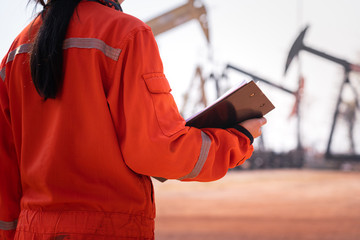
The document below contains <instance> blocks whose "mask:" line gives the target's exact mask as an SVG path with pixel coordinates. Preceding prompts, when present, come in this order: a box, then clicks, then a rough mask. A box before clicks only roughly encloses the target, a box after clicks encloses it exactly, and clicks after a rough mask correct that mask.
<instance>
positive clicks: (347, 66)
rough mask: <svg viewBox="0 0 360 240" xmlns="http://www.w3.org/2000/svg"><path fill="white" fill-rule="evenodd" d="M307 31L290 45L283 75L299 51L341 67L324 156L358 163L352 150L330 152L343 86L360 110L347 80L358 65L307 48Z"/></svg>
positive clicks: (358, 69) (353, 88) (357, 98)
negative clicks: (346, 88)
mask: <svg viewBox="0 0 360 240" xmlns="http://www.w3.org/2000/svg"><path fill="white" fill-rule="evenodd" d="M307 30H308V27H305V29H304V30H303V31H302V32H301V33H300V34H299V36H298V37H297V38H296V40H295V42H294V44H293V45H292V47H291V49H290V52H289V55H288V58H287V61H286V64H285V74H286V72H287V70H288V68H289V66H290V64H291V62H292V60H293V59H294V58H295V57H296V56H297V55H298V54H299V52H300V51H301V50H304V51H307V52H309V53H312V54H314V55H316V56H318V57H321V58H324V59H326V60H329V61H331V62H334V63H337V64H339V65H341V66H342V67H343V69H344V79H343V82H342V84H341V86H340V90H339V95H338V99H337V103H336V109H335V113H334V116H333V122H332V125H331V129H330V136H329V140H328V145H327V149H326V153H325V156H326V158H327V159H332V160H354V161H360V155H359V154H355V153H354V152H355V151H354V149H352V152H353V153H352V154H333V153H332V152H331V143H332V138H333V134H334V130H335V126H336V122H337V118H338V116H339V108H340V105H341V103H343V98H342V95H343V91H344V88H345V86H349V87H350V89H351V90H352V91H353V93H354V96H355V105H356V108H355V111H356V109H357V110H360V102H359V96H358V95H357V92H356V89H355V87H354V86H353V85H352V83H351V81H350V79H349V73H350V72H360V65H357V64H352V63H350V62H348V61H346V60H344V59H340V58H337V57H334V56H331V55H329V54H327V53H325V52H322V51H319V50H316V49H314V48H311V47H308V46H306V45H305V44H304V42H303V41H304V37H305V34H306V31H307ZM349 128H350V129H351V126H349ZM352 134H353V133H350V135H351V136H350V141H351V146H354V143H353V137H352Z"/></svg>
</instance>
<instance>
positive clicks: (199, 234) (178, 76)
mask: <svg viewBox="0 0 360 240" xmlns="http://www.w3.org/2000/svg"><path fill="white" fill-rule="evenodd" d="M122 7H123V10H124V12H126V13H128V14H131V15H133V16H136V17H137V18H139V19H141V20H143V21H144V22H146V23H148V24H149V25H150V26H151V27H152V29H153V32H154V35H155V36H156V40H157V42H158V46H159V50H160V54H161V57H162V60H163V64H164V69H165V74H166V76H167V78H168V80H169V82H170V85H171V87H172V89H173V91H172V93H173V95H174V98H175V101H176V102H177V104H178V107H179V110H180V111H181V114H182V115H183V116H184V118H185V119H186V118H188V117H189V116H191V115H192V114H193V113H195V112H197V111H199V110H200V109H202V108H204V107H205V106H207V105H208V104H210V103H211V102H213V101H214V100H215V99H216V98H217V97H218V96H220V95H221V94H223V93H224V92H225V91H226V90H228V89H229V88H231V87H233V86H235V85H236V84H237V83H239V82H241V81H242V80H244V79H253V80H255V81H256V82H258V85H259V86H260V88H261V89H262V90H263V92H264V93H265V94H266V95H267V97H268V98H269V99H270V100H271V101H272V102H273V104H274V105H275V107H276V108H275V110H273V111H272V112H270V113H269V114H268V115H267V116H266V117H267V120H268V124H267V125H266V126H265V127H264V129H263V137H262V138H261V139H256V141H255V147H256V151H255V153H254V155H253V157H252V158H251V159H250V160H248V161H247V163H246V164H244V165H243V166H241V167H239V168H238V169H236V170H239V171H232V172H231V173H230V174H228V176H226V177H225V178H224V179H223V180H221V181H219V182H217V183H212V184H207V185H203V184H202V183H186V184H185V185H181V184H179V183H178V182H173V181H168V182H167V183H165V184H159V183H157V182H155V183H154V184H155V188H156V193H157V194H158V198H157V201H158V202H159V203H160V204H158V223H157V224H158V228H157V229H158V230H157V236H158V239H360V232H359V230H356V229H360V228H359V227H360V224H359V222H360V209H359V206H360V198H359V196H360V183H359V180H360V176H359V170H360V167H359V163H360V106H359V103H360V102H359V101H360V67H359V65H360V27H359V23H360V14H359V11H360V1H357V0H342V1H339V0H327V1H325V0H272V1H268V0H252V1H249V0H201V1H200V0H197V1H193V0H172V1H165V0H151V1H149V0H147V1H145V0H126V1H125V2H124V3H123V4H122ZM38 10H39V9H38ZM36 12H37V11H36V10H35V11H34V10H33V5H32V4H29V5H28V6H27V0H13V1H3V2H2V4H1V8H0V18H1V19H0V32H1V38H0V55H1V56H4V55H5V54H6V52H7V49H8V48H9V47H10V45H11V42H12V41H13V39H14V38H15V36H16V35H17V34H18V33H19V32H20V31H21V29H22V28H23V27H24V26H25V25H27V24H28V23H30V21H31V19H32V18H33V16H34V14H35V13H36ZM285 69H286V71H285ZM270 169H273V170H270ZM289 169H290V170H289ZM243 170H253V171H250V172H244V171H243ZM319 170H320V171H319ZM339 170H340V171H339ZM240 171H242V172H241V173H242V174H240V175H239V172H240ZM249 184H250V185H249ZM204 200H207V201H206V204H205V202H204ZM237 200H238V201H239V202H237V204H235V205H232V203H234V201H237ZM272 200H273V201H272ZM199 202H200V203H201V204H199ZM224 203H225V204H224ZM224 205H227V206H228V207H226V206H224ZM230 206H231V207H230ZM209 209H211V210H209ZM215 209H216V210H215ZM331 209H332V210H331ZM296 210H298V211H296ZM229 216H230V217H229ZM259 222H260V223H262V224H259ZM201 224H203V225H201ZM287 224H288V225H287ZM289 224H290V225H289ZM196 226H197V227H196ZM199 226H203V227H199ZM219 226H223V227H222V228H221V229H218V228H217V227H219ZM240 226H241V227H240ZM279 226H283V227H279ZM306 232H308V234H306ZM230 233H231V234H230ZM240 236H241V237H240Z"/></svg>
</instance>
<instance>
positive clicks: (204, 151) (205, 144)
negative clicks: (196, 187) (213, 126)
mask: <svg viewBox="0 0 360 240" xmlns="http://www.w3.org/2000/svg"><path fill="white" fill-rule="evenodd" d="M201 138H202V144H201V150H200V156H199V158H198V161H197V163H196V165H195V167H194V168H193V170H192V171H191V173H189V174H188V175H186V176H184V177H181V178H179V180H183V179H187V178H195V177H197V175H199V173H200V171H201V169H202V168H203V166H204V164H205V162H206V159H207V157H208V154H209V151H210V146H211V139H210V138H209V136H208V135H206V133H204V132H201Z"/></svg>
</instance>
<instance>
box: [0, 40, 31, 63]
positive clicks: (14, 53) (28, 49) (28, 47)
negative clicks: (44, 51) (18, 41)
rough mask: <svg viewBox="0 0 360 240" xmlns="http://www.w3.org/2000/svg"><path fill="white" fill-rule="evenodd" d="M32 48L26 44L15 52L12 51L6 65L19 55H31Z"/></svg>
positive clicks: (29, 44)
mask: <svg viewBox="0 0 360 240" xmlns="http://www.w3.org/2000/svg"><path fill="white" fill-rule="evenodd" d="M31 46H32V44H31V43H26V44H23V45H20V46H19V47H17V48H16V49H15V50H13V51H11V52H10V53H9V56H8V58H7V61H6V63H8V62H11V61H13V60H14V58H15V56H16V55H18V54H21V53H29V52H30V51H31Z"/></svg>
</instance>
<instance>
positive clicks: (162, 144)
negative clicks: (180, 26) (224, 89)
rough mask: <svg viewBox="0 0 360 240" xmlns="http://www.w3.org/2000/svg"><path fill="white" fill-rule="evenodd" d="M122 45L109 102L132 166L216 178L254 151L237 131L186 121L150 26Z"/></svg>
mask: <svg viewBox="0 0 360 240" xmlns="http://www.w3.org/2000/svg"><path fill="white" fill-rule="evenodd" d="M121 49H122V53H121V57H120V59H119V62H118V66H117V69H116V71H115V73H114V74H115V76H120V81H116V83H114V86H113V88H112V89H111V91H110V94H109V97H108V102H109V106H110V109H111V111H112V115H113V120H114V122H115V127H116V129H117V132H118V138H119V144H120V148H121V151H122V154H123V158H124V161H125V162H126V164H127V165H128V166H129V167H130V168H131V169H132V170H133V171H135V172H137V173H139V174H144V175H148V176H156V177H163V178H167V179H180V180H194V181H213V180H216V179H219V178H221V177H223V176H224V175H225V174H226V173H227V171H228V169H229V168H234V167H235V166H237V165H239V164H242V163H243V162H244V161H245V160H246V159H248V158H249V157H250V156H251V154H252V152H253V146H252V145H251V143H250V140H249V138H248V137H246V136H245V135H244V134H243V133H241V132H240V131H238V130H235V129H215V128H208V129H197V128H193V127H187V126H185V120H184V119H183V118H182V117H181V115H180V114H179V111H178V109H177V106H176V104H175V101H174V98H173V96H172V95H171V93H170V91H171V89H170V86H169V83H168V80H167V79H166V77H165V75H164V73H163V65H162V62H161V58H160V55H159V50H158V47H157V44H156V41H155V38H154V36H153V34H152V32H151V30H150V29H149V28H146V27H142V28H140V29H138V31H133V33H132V34H131V35H130V36H129V38H128V40H127V41H125V42H124V43H123V46H122V47H121ZM179 71H181V66H179ZM117 82H119V83H117ZM116 84H118V86H117V87H116V86H115V85H116Z"/></svg>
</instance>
